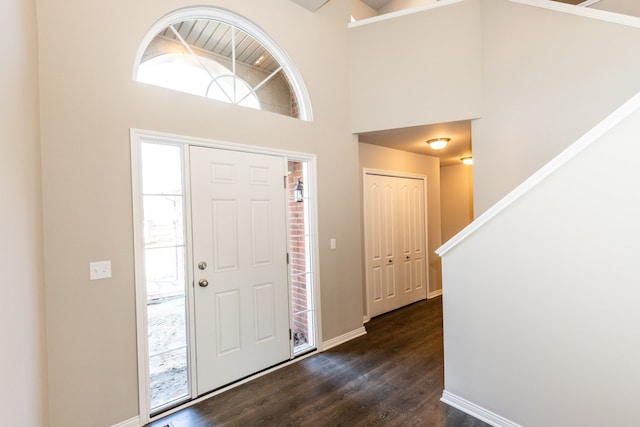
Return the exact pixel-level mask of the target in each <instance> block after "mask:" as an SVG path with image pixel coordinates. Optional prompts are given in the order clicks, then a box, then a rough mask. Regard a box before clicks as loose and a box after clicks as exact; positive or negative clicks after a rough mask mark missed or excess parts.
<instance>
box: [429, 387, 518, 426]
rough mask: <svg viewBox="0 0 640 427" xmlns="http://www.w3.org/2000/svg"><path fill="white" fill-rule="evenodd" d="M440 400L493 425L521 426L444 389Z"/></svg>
mask: <svg viewBox="0 0 640 427" xmlns="http://www.w3.org/2000/svg"><path fill="white" fill-rule="evenodd" d="M440 401H441V402H442V403H446V404H447V405H449V406H453V407H454V408H456V409H459V410H461V411H462V412H464V413H466V414H469V415H471V416H472V417H474V418H477V419H479V420H481V421H484V422H485V423H487V424H491V425H492V426H494V427H522V426H521V425H520V424H518V423H515V422H513V421H511V420H508V419H506V418H504V417H502V416H500V415H498V414H496V413H495V412H492V411H489V410H487V409H485V408H483V407H481V406H478V405H476V404H475V403H472V402H469V401H468V400H466V399H463V398H462V397H460V396H457V395H455V394H453V393H449V392H448V391H446V390H445V391H443V392H442V398H440Z"/></svg>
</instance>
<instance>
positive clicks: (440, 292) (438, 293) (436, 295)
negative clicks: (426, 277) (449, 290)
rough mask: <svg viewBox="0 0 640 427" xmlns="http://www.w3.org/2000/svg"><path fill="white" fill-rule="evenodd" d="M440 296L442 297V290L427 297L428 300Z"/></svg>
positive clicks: (430, 293)
mask: <svg viewBox="0 0 640 427" xmlns="http://www.w3.org/2000/svg"><path fill="white" fill-rule="evenodd" d="M440 295H442V289H437V290H435V291H433V292H429V295H428V296H427V299H431V298H435V297H439V296H440Z"/></svg>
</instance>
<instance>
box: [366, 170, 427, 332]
mask: <svg viewBox="0 0 640 427" xmlns="http://www.w3.org/2000/svg"><path fill="white" fill-rule="evenodd" d="M367 175H380V176H389V177H397V178H409V179H418V180H422V181H423V185H424V239H425V251H426V254H425V257H426V260H425V261H426V262H425V281H426V285H427V297H429V293H430V291H429V232H428V225H429V220H428V218H429V215H428V213H427V206H428V199H429V194H428V191H427V176H426V175H420V174H413V173H406V172H396V171H388V170H382V169H371V168H362V215H363V218H362V220H363V221H362V224H363V227H365V229H364V233H363V236H364V239H363V244H364V258H365V266H364V267H365V299H366V313H365V315H364V316H363V320H364V321H365V322H368V321H369V320H371V316H370V314H371V308H370V304H369V296H370V295H369V291H370V289H369V282H368V280H367V277H368V272H369V247H368V246H369V245H368V244H367V243H368V242H367V232H366V221H365V216H366V215H367V198H366V197H365V194H366V185H367V182H366V181H367Z"/></svg>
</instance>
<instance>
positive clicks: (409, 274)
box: [364, 174, 427, 317]
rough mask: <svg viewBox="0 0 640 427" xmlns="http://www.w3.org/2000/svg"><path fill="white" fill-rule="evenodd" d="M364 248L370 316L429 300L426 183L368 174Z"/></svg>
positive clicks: (366, 178) (366, 176) (365, 198)
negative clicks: (425, 209) (427, 297)
mask: <svg viewBox="0 0 640 427" xmlns="http://www.w3.org/2000/svg"><path fill="white" fill-rule="evenodd" d="M364 185H365V191H364V202H365V209H364V215H365V245H366V254H367V276H366V282H367V295H368V308H369V313H368V314H369V316H370V317H374V316H377V315H379V314H382V313H386V312H388V311H391V310H395V309H397V308H400V307H402V306H405V305H408V304H411V303H413V302H416V301H419V300H421V299H425V298H426V296H427V283H426V264H427V254H426V245H425V242H426V233H425V211H424V206H425V202H424V200H425V199H424V198H425V185H424V180H423V179H413V178H403V177H396V176H385V175H378V174H366V175H365V183H364Z"/></svg>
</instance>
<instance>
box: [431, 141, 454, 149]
mask: <svg viewBox="0 0 640 427" xmlns="http://www.w3.org/2000/svg"><path fill="white" fill-rule="evenodd" d="M449 141H451V138H436V139H430V140H428V141H427V144H428V145H429V147H430V148H431V149H432V150H442V149H443V148H444V147H446V146H447V144H448V143H449Z"/></svg>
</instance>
